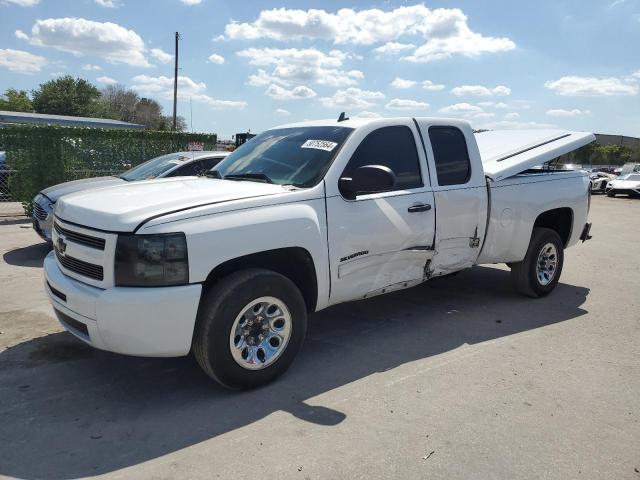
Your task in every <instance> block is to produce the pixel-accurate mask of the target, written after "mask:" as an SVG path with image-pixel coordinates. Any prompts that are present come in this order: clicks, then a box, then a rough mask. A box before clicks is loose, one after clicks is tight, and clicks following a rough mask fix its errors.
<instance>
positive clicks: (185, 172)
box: [32, 151, 230, 242]
mask: <svg viewBox="0 0 640 480" xmlns="http://www.w3.org/2000/svg"><path fill="white" fill-rule="evenodd" d="M229 153H230V152H219V151H215V152H176V153H168V154H166V155H162V156H160V157H156V158H152V159H151V160H148V161H146V162H144V163H141V164H140V165H138V166H136V167H133V168H132V169H130V170H127V171H126V172H124V173H123V174H121V175H112V176H108V177H93V178H84V179H82V180H74V181H71V182H65V183H60V184H58V185H54V186H52V187H49V188H46V189H44V190H42V191H41V192H40V193H38V194H37V195H36V196H35V198H34V199H33V214H32V217H33V228H34V229H35V231H36V232H37V233H38V235H40V236H41V237H42V238H43V239H44V240H46V241H47V242H50V241H51V229H52V226H53V208H54V206H55V204H56V202H57V201H58V199H59V198H60V197H61V196H63V195H68V194H70V193H75V192H80V191H82V190H89V189H92V188H99V187H108V186H112V185H118V184H123V183H127V182H135V181H138V180H150V179H154V178H166V177H189V176H199V175H203V174H204V173H206V172H207V171H208V170H211V169H212V168H213V167H215V166H216V165H217V164H218V163H219V162H220V161H221V160H222V159H223V158H225V157H226V156H227V155H229Z"/></svg>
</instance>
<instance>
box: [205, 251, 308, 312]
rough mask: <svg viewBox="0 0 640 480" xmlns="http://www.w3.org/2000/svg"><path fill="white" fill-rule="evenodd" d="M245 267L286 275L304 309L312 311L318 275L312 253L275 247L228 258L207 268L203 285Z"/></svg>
mask: <svg viewBox="0 0 640 480" xmlns="http://www.w3.org/2000/svg"><path fill="white" fill-rule="evenodd" d="M248 268H264V269H266V270H271V271H274V272H277V273H279V274H281V275H283V276H285V277H287V278H288V279H289V280H291V281H292V282H293V283H294V284H295V285H296V286H297V287H298V288H299V289H300V293H302V297H303V298H304V301H305V305H306V307H307V311H308V312H313V311H315V309H316V305H317V303H318V279H317V277H316V269H315V264H314V261H313V257H312V256H311V253H309V251H308V250H307V249H306V248H303V247H285V248H277V249H273V250H265V251H262V252H256V253H251V254H248V255H243V256H240V257H236V258H233V259H230V260H227V261H225V262H223V263H221V264H220V265H218V266H216V267H215V268H214V269H213V270H211V272H209V274H208V275H207V278H206V280H205V282H204V287H205V289H207V290H208V289H209V288H210V287H211V286H213V285H215V284H216V283H217V282H219V281H220V280H222V279H223V278H225V277H226V276H228V275H229V274H231V273H234V272H237V271H239V270H245V269H248Z"/></svg>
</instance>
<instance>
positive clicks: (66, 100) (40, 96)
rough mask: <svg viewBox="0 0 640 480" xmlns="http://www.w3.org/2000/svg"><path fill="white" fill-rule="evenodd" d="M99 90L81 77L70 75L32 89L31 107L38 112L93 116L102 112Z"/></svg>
mask: <svg viewBox="0 0 640 480" xmlns="http://www.w3.org/2000/svg"><path fill="white" fill-rule="evenodd" d="M99 98H100V91H99V90H98V89H97V88H96V87H95V86H94V85H92V84H91V83H89V82H88V81H86V80H84V79H82V78H73V77H72V76H71V75H65V76H64V77H60V78H56V79H55V80H50V81H48V82H45V83H42V84H40V87H39V88H38V89H37V90H34V91H33V108H34V109H35V111H36V112H38V113H48V114H53V115H73V116H80V117H95V116H99V115H100V114H101V113H103V110H102V109H101V106H100V104H99V103H98V99H99Z"/></svg>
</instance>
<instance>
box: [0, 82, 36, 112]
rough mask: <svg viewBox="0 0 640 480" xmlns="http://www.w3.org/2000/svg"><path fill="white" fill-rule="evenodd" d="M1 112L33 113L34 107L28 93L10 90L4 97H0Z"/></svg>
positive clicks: (7, 90)
mask: <svg viewBox="0 0 640 480" xmlns="http://www.w3.org/2000/svg"><path fill="white" fill-rule="evenodd" d="M0 110H8V111H10V112H31V111H32V110H33V105H32V104H31V99H30V98H29V94H28V93H27V92H26V91H24V90H16V89H15V88H8V89H6V90H5V92H4V95H2V96H1V97H0Z"/></svg>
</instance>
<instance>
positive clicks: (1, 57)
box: [0, 48, 48, 74]
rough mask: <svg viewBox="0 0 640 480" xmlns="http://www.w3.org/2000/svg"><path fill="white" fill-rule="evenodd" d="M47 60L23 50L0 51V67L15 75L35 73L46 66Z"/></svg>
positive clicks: (9, 49)
mask: <svg viewBox="0 0 640 480" xmlns="http://www.w3.org/2000/svg"><path fill="white" fill-rule="evenodd" d="M47 63H48V62H47V59H46V58H44V57H41V56H39V55H34V54H32V53H29V52H25V51H24V50H13V49H11V48H7V49H0V67H4V68H7V69H9V70H10V71H11V72H16V73H27V74H31V73H37V72H39V71H40V70H42V67H44V66H45V65H46V64H47Z"/></svg>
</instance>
